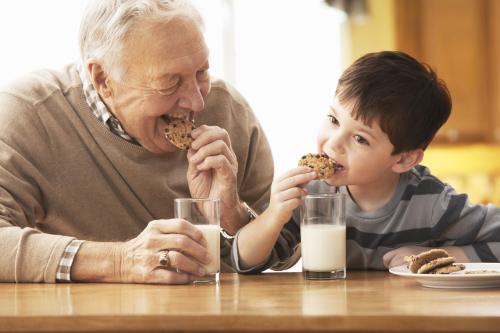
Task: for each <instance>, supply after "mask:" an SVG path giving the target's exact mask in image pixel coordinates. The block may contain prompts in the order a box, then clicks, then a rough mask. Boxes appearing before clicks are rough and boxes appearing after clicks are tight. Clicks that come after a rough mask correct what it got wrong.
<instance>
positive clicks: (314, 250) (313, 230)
mask: <svg viewBox="0 0 500 333" xmlns="http://www.w3.org/2000/svg"><path fill="white" fill-rule="evenodd" d="M319 223H321V222H319ZM300 235H301V239H302V244H301V246H302V267H303V268H304V269H305V270H308V271H313V272H330V271H334V270H337V269H344V267H345V260H346V250H345V249H346V227H345V225H334V224H327V223H326V222H323V223H321V224H304V225H302V226H301V227H300Z"/></svg>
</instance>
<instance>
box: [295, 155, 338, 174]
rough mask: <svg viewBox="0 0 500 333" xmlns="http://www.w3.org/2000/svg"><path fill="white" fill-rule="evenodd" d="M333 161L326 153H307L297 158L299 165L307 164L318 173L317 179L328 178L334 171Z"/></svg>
mask: <svg viewBox="0 0 500 333" xmlns="http://www.w3.org/2000/svg"><path fill="white" fill-rule="evenodd" d="M335 165H336V163H335V161H334V160H332V159H331V158H329V157H328V155H326V154H321V155H320V154H307V155H304V156H302V158H301V159H300V160H299V166H307V167H309V168H311V169H313V170H314V171H316V174H317V175H318V179H322V180H323V179H328V178H330V177H331V176H332V175H333V174H334V173H335Z"/></svg>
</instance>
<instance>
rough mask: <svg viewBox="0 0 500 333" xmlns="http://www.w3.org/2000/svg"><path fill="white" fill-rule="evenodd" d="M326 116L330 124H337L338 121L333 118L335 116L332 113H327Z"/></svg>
mask: <svg viewBox="0 0 500 333" xmlns="http://www.w3.org/2000/svg"><path fill="white" fill-rule="evenodd" d="M327 117H328V118H330V122H331V123H332V124H334V125H338V124H339V122H338V120H337V118H335V116H334V115H332V114H329V115H327Z"/></svg>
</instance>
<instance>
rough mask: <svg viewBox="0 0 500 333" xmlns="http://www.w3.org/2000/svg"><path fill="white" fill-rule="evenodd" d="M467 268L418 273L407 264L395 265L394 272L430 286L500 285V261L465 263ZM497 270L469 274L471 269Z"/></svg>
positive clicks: (486, 286) (468, 286)
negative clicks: (437, 272)
mask: <svg viewBox="0 0 500 333" xmlns="http://www.w3.org/2000/svg"><path fill="white" fill-rule="evenodd" d="M463 265H465V270H462V271H459V272H455V273H451V274H416V273H412V272H410V271H409V270H408V268H407V267H406V265H403V266H397V267H393V268H391V269H390V270H389V272H391V273H392V274H396V275H399V276H404V277H407V278H411V279H414V280H415V281H417V282H418V283H420V284H421V285H422V286H424V287H429V288H495V287H500V263H465V264H463ZM481 270H488V271H495V272H492V273H483V274H467V272H471V271H481Z"/></svg>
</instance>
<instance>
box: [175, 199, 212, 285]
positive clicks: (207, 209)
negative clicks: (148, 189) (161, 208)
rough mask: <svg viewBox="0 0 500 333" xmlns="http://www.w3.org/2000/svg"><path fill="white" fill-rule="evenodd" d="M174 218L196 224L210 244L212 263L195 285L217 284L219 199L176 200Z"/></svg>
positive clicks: (206, 266)
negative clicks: (202, 283) (203, 283)
mask: <svg viewBox="0 0 500 333" xmlns="http://www.w3.org/2000/svg"><path fill="white" fill-rule="evenodd" d="M174 216H175V217H176V218H181V219H184V220H186V221H189V222H191V223H192V224H194V225H195V226H196V227H197V228H198V229H199V230H200V231H201V232H202V233H203V236H204V237H205V239H206V240H207V244H208V246H207V247H208V252H209V254H210V256H211V257H212V261H211V262H210V263H209V264H207V265H205V266H204V268H205V271H206V273H207V274H206V275H205V276H203V277H200V278H197V279H196V280H195V281H194V282H195V283H201V282H206V283H217V282H219V272H220V203H219V199H191V198H182V199H174Z"/></svg>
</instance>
